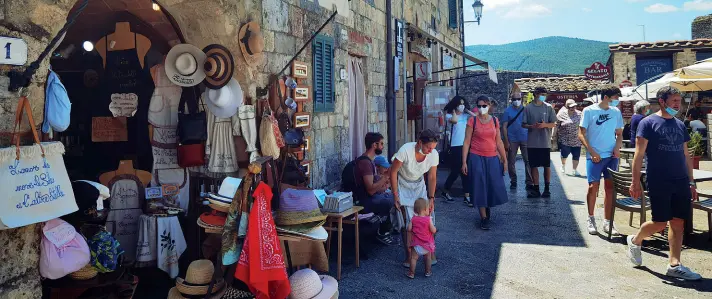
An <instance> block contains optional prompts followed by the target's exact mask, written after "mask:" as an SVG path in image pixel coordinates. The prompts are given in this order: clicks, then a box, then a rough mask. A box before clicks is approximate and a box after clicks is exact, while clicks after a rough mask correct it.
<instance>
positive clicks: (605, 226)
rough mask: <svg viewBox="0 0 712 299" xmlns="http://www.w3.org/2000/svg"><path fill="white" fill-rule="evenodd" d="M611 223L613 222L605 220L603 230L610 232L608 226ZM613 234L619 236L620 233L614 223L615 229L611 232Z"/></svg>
mask: <svg viewBox="0 0 712 299" xmlns="http://www.w3.org/2000/svg"><path fill="white" fill-rule="evenodd" d="M609 225H611V222H610V221H608V220H603V232H604V233H606V234H608V226H609ZM611 235H613V236H619V235H620V233H618V230H617V229H616V226H615V225H613V231H612V232H611Z"/></svg>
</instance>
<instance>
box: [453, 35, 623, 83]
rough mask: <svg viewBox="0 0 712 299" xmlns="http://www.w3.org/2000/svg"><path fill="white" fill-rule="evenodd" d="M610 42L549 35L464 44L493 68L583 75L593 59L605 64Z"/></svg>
mask: <svg viewBox="0 0 712 299" xmlns="http://www.w3.org/2000/svg"><path fill="white" fill-rule="evenodd" d="M609 44H613V43H609V42H600V41H592V40H585V39H579V38H570V37H560V36H552V37H544V38H538V39H534V40H529V41H523V42H516V43H511V44H504V45H474V46H467V47H465V51H466V52H467V54H470V55H472V56H474V57H477V58H479V59H482V60H484V61H487V62H489V63H490V64H491V65H492V66H493V67H494V68H496V69H505V70H509V71H524V72H540V73H554V74H572V75H574V74H579V75H582V74H583V72H584V70H585V69H586V68H588V67H590V66H591V64H593V63H594V62H597V61H598V62H601V63H603V64H606V62H607V61H608V57H609V56H610V52H609V51H608V45H609Z"/></svg>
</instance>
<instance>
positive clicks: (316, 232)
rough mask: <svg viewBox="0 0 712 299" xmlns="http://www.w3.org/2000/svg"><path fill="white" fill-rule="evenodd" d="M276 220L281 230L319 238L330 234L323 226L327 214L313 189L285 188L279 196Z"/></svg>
mask: <svg viewBox="0 0 712 299" xmlns="http://www.w3.org/2000/svg"><path fill="white" fill-rule="evenodd" d="M274 220H275V224H276V225H277V230H278V231H280V232H286V233H290V234H295V235H300V236H305V237H309V238H312V239H319V240H321V239H326V238H327V236H328V235H327V233H326V230H325V229H324V227H323V226H322V225H324V223H325V221H326V215H324V214H322V212H321V210H320V209H319V204H318V202H317V199H316V196H315V195H314V191H312V190H296V189H291V188H289V189H285V190H284V191H283V192H282V194H281V196H280V198H279V210H277V213H276V217H275V219H274Z"/></svg>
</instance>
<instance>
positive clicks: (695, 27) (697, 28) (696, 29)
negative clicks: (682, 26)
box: [692, 15, 712, 39]
mask: <svg viewBox="0 0 712 299" xmlns="http://www.w3.org/2000/svg"><path fill="white" fill-rule="evenodd" d="M698 38H712V15H706V16H699V17H697V18H695V20H694V21H692V39H698Z"/></svg>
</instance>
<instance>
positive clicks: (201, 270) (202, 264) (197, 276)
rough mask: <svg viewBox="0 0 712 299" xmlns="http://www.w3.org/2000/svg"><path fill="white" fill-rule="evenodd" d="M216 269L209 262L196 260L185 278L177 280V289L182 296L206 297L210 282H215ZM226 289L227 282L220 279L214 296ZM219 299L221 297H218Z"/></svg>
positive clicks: (214, 286)
mask: <svg viewBox="0 0 712 299" xmlns="http://www.w3.org/2000/svg"><path fill="white" fill-rule="evenodd" d="M214 273H215V267H214V265H213V262H211V261H209V260H196V261H193V262H191V263H190V265H189V266H188V270H187V271H186V273H185V278H181V277H178V278H176V286H175V289H176V290H177V291H178V292H179V294H181V295H182V296H196V295H198V296H199V295H205V294H207V293H208V288H209V286H210V282H211V281H212V280H213V274H214ZM224 289H225V280H224V279H223V278H222V277H219V278H217V279H216V280H215V283H214V284H213V288H212V290H211V293H212V294H216V293H218V292H220V291H222V290H224ZM218 298H219V297H218Z"/></svg>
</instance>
